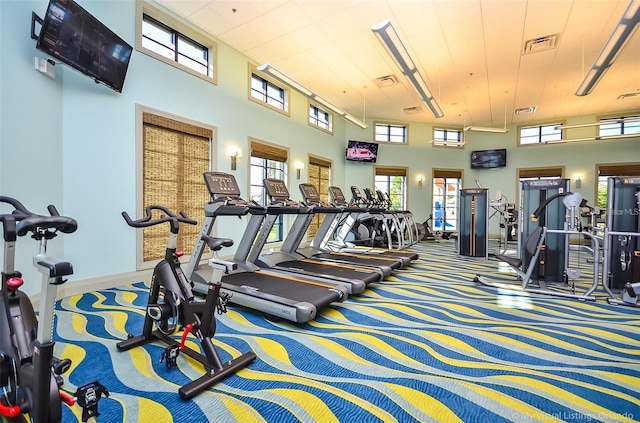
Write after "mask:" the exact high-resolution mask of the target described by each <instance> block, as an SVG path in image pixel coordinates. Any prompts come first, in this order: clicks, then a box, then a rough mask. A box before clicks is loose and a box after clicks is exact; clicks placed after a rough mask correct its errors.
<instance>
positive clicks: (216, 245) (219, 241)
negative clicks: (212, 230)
mask: <svg viewBox="0 0 640 423" xmlns="http://www.w3.org/2000/svg"><path fill="white" fill-rule="evenodd" d="M202 239H203V240H204V242H206V243H207V245H208V246H209V248H211V251H220V250H221V249H222V247H231V246H232V245H233V240H232V239H231V238H216V237H214V236H203V237H202Z"/></svg>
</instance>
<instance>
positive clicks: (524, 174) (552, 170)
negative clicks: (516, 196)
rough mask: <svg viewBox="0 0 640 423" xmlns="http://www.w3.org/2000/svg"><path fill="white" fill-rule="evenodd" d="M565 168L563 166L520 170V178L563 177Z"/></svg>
mask: <svg viewBox="0 0 640 423" xmlns="http://www.w3.org/2000/svg"><path fill="white" fill-rule="evenodd" d="M563 173H564V169H563V168H561V167H541V168H537V169H520V170H518V177H519V178H562V174H563Z"/></svg>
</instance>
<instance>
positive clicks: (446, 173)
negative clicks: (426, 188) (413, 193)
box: [431, 169, 462, 232]
mask: <svg viewBox="0 0 640 423" xmlns="http://www.w3.org/2000/svg"><path fill="white" fill-rule="evenodd" d="M461 187H462V171H461V170H456V169H434V170H433V191H432V192H433V193H432V198H431V204H432V207H433V209H432V212H431V217H432V222H433V230H434V231H438V232H453V231H456V230H457V229H458V228H457V219H458V214H457V213H458V192H459V191H460V188H461Z"/></svg>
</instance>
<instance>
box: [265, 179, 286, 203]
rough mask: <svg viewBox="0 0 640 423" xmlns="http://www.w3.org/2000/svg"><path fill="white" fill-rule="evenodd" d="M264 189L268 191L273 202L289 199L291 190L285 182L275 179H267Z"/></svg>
mask: <svg viewBox="0 0 640 423" xmlns="http://www.w3.org/2000/svg"><path fill="white" fill-rule="evenodd" d="M263 184H264V188H265V189H266V190H267V194H268V195H269V197H271V200H272V201H275V200H279V199H285V200H286V199H288V198H289V190H288V189H287V186H286V185H285V183H284V181H283V180H280V179H275V178H266V179H264V181H263Z"/></svg>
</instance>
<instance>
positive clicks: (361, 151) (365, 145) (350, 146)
mask: <svg viewBox="0 0 640 423" xmlns="http://www.w3.org/2000/svg"><path fill="white" fill-rule="evenodd" d="M346 159H347V160H350V161H353V162H369V163H375V162H376V160H377V159H378V144H376V143H372V142H364V141H353V140H349V142H348V143H347V153H346Z"/></svg>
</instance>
